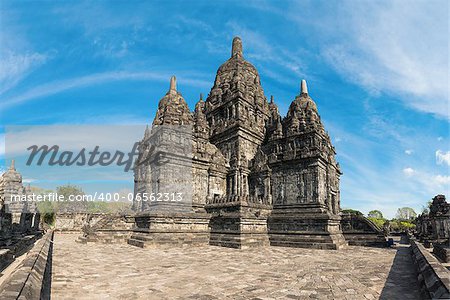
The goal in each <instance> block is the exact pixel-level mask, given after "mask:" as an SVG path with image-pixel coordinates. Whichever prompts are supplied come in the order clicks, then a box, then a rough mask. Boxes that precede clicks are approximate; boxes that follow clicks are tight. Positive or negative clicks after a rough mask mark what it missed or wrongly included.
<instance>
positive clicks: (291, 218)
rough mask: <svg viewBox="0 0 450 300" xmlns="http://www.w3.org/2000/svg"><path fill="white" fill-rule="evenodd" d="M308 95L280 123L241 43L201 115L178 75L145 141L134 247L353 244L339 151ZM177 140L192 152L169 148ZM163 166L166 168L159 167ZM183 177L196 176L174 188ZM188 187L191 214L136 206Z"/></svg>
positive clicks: (152, 204) (236, 40) (223, 68)
mask: <svg viewBox="0 0 450 300" xmlns="http://www.w3.org/2000/svg"><path fill="white" fill-rule="evenodd" d="M300 87H301V88H300V92H299V94H298V95H297V96H296V97H295V98H294V100H293V101H292V103H291V105H290V107H289V110H288V113H287V115H286V116H285V117H281V116H280V114H279V111H278V107H277V105H276V103H275V102H274V99H273V97H271V99H270V102H269V101H267V98H266V96H265V95H264V91H263V88H262V86H261V82H260V77H259V74H258V71H257V70H256V68H255V67H254V66H253V65H252V64H251V63H249V62H248V61H246V60H245V59H244V54H243V49H242V42H241V39H240V38H238V37H236V38H234V39H233V45H232V50H231V57H230V58H229V59H228V60H227V61H226V62H225V63H224V64H222V65H221V66H220V67H219V69H218V71H217V75H216V78H215V81H214V85H213V87H212V88H211V91H210V93H209V95H208V97H207V98H206V101H205V100H203V97H202V96H200V100H199V101H198V102H197V104H196V105H195V110H194V112H191V111H190V109H189V107H188V105H187V103H186V102H185V100H184V99H183V97H182V95H181V94H180V93H179V91H178V90H177V88H176V79H175V77H172V79H171V81H170V89H169V91H168V92H167V93H166V95H165V96H164V97H163V98H162V99H161V100H160V101H159V104H158V110H157V112H156V116H155V119H154V121H153V126H152V128H151V129H147V130H146V132H145V135H144V138H143V139H142V141H141V142H140V148H139V149H140V154H142V158H141V159H139V160H137V161H136V166H135V201H134V204H133V206H134V209H135V210H136V211H137V215H136V224H137V228H136V229H135V231H134V232H133V234H132V236H131V238H130V240H129V241H128V242H129V243H130V244H134V245H137V246H144V245H147V244H151V243H199V244H203V243H209V244H212V245H219V246H225V247H234V248H242V247H251V246H260V245H279V246H290V247H309V248H320V249H338V248H340V247H342V246H345V245H346V241H345V239H344V236H343V234H342V230H341V225H340V222H341V216H340V192H339V177H340V175H341V174H342V173H341V170H340V168H339V164H338V163H337V162H336V160H335V154H336V152H335V148H334V147H333V145H332V143H331V140H330V137H329V135H328V133H327V132H326V131H325V129H324V126H323V124H322V122H321V119H320V116H319V112H318V109H317V106H316V104H315V102H314V101H313V99H312V98H311V97H310V94H309V92H308V88H307V84H306V81H305V80H302V81H301V85H300ZM181 128H190V129H189V130H190V131H188V134H186V132H187V131H186V129H181ZM189 139H190V141H189V142H188V140H189ZM170 141H172V142H173V141H177V143H181V144H183V143H184V147H173V145H174V144H173V143H172V144H170V143H169V144H165V143H166V142H170ZM188 144H189V145H188ZM155 145H156V149H157V150H156V151H153V150H154V148H152V147H155ZM161 158H164V159H165V160H166V163H165V164H161V163H158V161H160V160H161ZM171 165H172V167H170V166H171ZM177 170H178V171H177ZM174 172H175V173H174ZM177 174H187V178H190V179H189V180H190V182H180V181H178V182H173V180H175V179H174V178H176V179H179V178H180V176H174V175H177ZM189 176H191V177H189ZM187 185H189V187H190V188H191V190H192V202H191V203H189V204H186V205H184V206H183V205H181V206H172V207H171V209H158V208H161V207H163V206H164V205H165V204H164V203H162V202H161V203H159V202H158V203H156V202H142V201H137V200H136V199H138V198H141V196H142V195H145V194H146V193H158V192H166V193H168V192H172V191H170V190H165V187H174V186H183V187H184V188H186V186H187ZM140 195H141V196H140ZM174 207H178V208H177V209H174Z"/></svg>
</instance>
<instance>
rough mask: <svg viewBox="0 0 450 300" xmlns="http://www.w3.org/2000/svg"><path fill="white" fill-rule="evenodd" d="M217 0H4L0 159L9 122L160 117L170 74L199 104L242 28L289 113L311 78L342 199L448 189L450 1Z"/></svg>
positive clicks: (404, 201)
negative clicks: (335, 161) (302, 83)
mask: <svg viewBox="0 0 450 300" xmlns="http://www.w3.org/2000/svg"><path fill="white" fill-rule="evenodd" d="M210 2H211V1H168V2H166V1H152V2H149V1H96V2H93V1H59V2H56V1H54V2H49V1H5V0H3V1H1V2H0V5H1V15H0V17H1V20H0V22H1V23H0V25H1V27H0V38H1V40H0V42H1V43H0V64H1V69H0V118H1V124H0V125H1V128H0V130H1V131H0V134H1V138H0V141H2V145H3V146H2V150H1V153H0V157H2V158H4V130H5V129H4V128H5V126H6V125H18V124H26V125H32V124H143V123H151V121H152V120H153V117H154V115H155V109H156V106H157V103H158V101H159V99H160V98H161V97H162V96H163V95H164V94H165V93H166V91H167V89H168V84H169V77H170V76H171V75H176V76H177V78H178V89H179V90H180V91H181V93H182V94H183V96H184V98H185V99H186V101H187V102H188V104H189V105H190V107H191V108H193V106H194V103H195V102H196V101H197V100H198V97H199V94H200V93H203V94H204V95H206V94H208V92H209V90H210V88H211V87H212V84H213V81H214V77H215V72H216V71H217V68H218V67H219V66H220V64H221V63H223V62H224V61H225V60H226V59H228V58H229V55H230V48H231V40H232V38H233V36H236V35H237V36H240V37H241V38H242V40H243V46H244V56H245V58H246V59H247V60H249V61H250V62H251V63H253V64H254V65H255V66H256V68H257V69H258V71H259V73H260V77H261V82H262V85H263V88H264V91H265V94H266V96H267V97H270V95H274V97H275V102H276V103H277V104H278V105H279V107H280V111H281V112H282V113H283V114H285V113H286V112H287V108H288V106H289V104H290V103H291V101H292V100H293V99H294V97H295V95H297V94H298V92H299V84H300V80H301V79H303V78H304V79H307V81H308V88H309V93H310V95H311V97H312V98H313V99H314V100H315V101H316V103H317V105H318V108H319V113H320V115H321V117H322V119H323V121H324V123H325V126H326V129H327V130H328V131H329V133H330V135H331V137H332V140H333V143H334V145H335V147H336V149H337V153H338V161H339V162H340V164H341V167H342V170H343V172H344V175H343V176H342V181H341V198H342V200H341V201H342V207H344V208H355V209H359V210H361V211H363V212H367V211H369V210H372V209H380V210H381V211H382V212H384V213H385V214H386V215H387V216H389V217H393V216H394V214H395V212H396V210H397V208H398V207H402V206H410V207H413V208H414V209H416V210H417V211H420V209H421V207H422V205H423V204H425V203H426V201H428V200H429V199H431V198H432V197H433V196H434V195H435V194H437V193H445V194H446V195H447V196H450V193H449V190H450V188H449V186H450V171H449V167H450V143H449V142H450V133H449V125H450V124H449V122H450V113H449V101H448V86H449V85H448V67H449V65H448V61H449V49H448V36H449V24H448V19H449V7H448V3H447V2H446V1H370V2H366V1H339V2H338V1H292V2H291V1H249V2H246V3H245V4H244V3H240V2H242V1H220V2H214V3H210ZM3 164H5V162H4V160H3Z"/></svg>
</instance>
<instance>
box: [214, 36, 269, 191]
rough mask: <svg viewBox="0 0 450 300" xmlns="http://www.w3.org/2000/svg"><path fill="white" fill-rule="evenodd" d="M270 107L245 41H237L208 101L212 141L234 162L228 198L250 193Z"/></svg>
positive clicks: (228, 187) (219, 71)
mask: <svg viewBox="0 0 450 300" xmlns="http://www.w3.org/2000/svg"><path fill="white" fill-rule="evenodd" d="M268 116H269V104H268V102H267V99H266V97H265V96H264V91H263V88H262V87H261V81H260V78H259V74H258V71H257V70H256V68H255V67H254V66H253V65H252V64H251V63H249V62H247V61H246V60H245V59H244V55H243V50H242V41H241V39H240V38H239V37H235V38H234V39H233V45H232V50H231V57H230V58H229V59H228V60H227V61H226V62H225V63H224V64H222V65H221V66H220V67H219V69H218V71H217V75H216V79H215V81H214V86H213V87H212V89H211V92H210V93H209V95H208V98H207V99H206V118H207V120H208V123H209V126H210V128H211V131H210V142H211V143H212V144H214V145H216V146H217V147H218V148H219V149H220V150H221V151H222V153H223V154H224V156H225V157H226V158H227V159H228V160H229V162H230V172H229V173H228V176H227V195H228V196H245V195H248V193H249V186H248V175H249V169H248V165H249V161H250V160H251V159H252V158H253V157H254V156H255V153H256V151H257V148H258V146H259V145H260V144H261V143H262V141H263V140H264V134H265V122H266V120H267V119H268Z"/></svg>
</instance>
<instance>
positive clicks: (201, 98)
mask: <svg viewBox="0 0 450 300" xmlns="http://www.w3.org/2000/svg"><path fill="white" fill-rule="evenodd" d="M200 101H203V93H200Z"/></svg>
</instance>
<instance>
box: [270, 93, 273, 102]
mask: <svg viewBox="0 0 450 300" xmlns="http://www.w3.org/2000/svg"><path fill="white" fill-rule="evenodd" d="M270 103H272V104H273V95H270Z"/></svg>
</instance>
